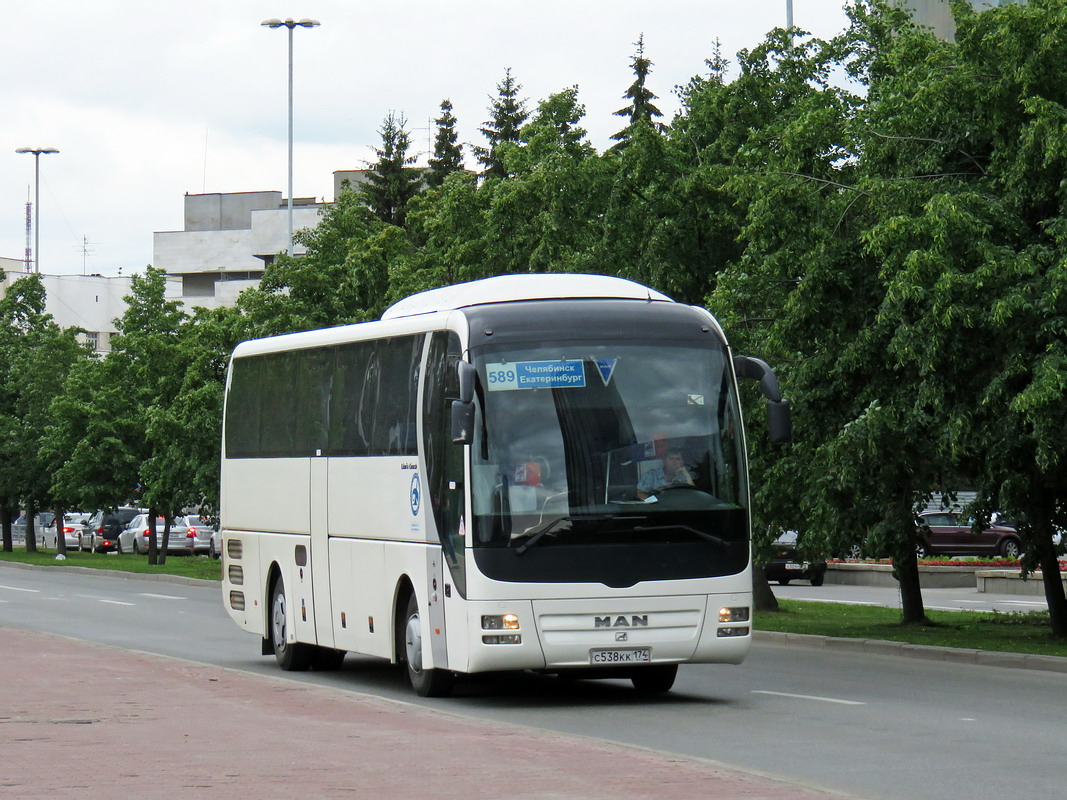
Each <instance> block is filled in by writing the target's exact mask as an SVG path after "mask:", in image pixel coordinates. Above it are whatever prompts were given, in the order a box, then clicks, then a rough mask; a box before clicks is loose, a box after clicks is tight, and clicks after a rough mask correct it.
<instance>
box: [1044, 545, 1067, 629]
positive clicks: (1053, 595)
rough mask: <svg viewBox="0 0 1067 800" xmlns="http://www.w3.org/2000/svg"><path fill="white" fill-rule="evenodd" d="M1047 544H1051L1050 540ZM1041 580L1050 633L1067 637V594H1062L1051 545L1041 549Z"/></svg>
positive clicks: (1061, 585) (1057, 563) (1058, 565)
mask: <svg viewBox="0 0 1067 800" xmlns="http://www.w3.org/2000/svg"><path fill="white" fill-rule="evenodd" d="M1049 544H1050V545H1051V544H1052V542H1051V540H1050V541H1049ZM1041 580H1042V582H1043V583H1044V584H1045V602H1047V603H1048V616H1049V624H1050V626H1051V628H1052V635H1053V636H1055V637H1056V638H1057V639H1067V595H1065V594H1064V591H1063V579H1062V578H1061V577H1060V562H1059V561H1058V560H1057V558H1056V552H1055V550H1054V549H1053V548H1052V547H1046V548H1043V549H1042V551H1041Z"/></svg>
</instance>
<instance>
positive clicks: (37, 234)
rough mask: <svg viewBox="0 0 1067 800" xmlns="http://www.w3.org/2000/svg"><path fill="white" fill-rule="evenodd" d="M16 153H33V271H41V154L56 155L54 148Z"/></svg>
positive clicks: (25, 150)
mask: <svg viewBox="0 0 1067 800" xmlns="http://www.w3.org/2000/svg"><path fill="white" fill-rule="evenodd" d="M15 152H16V153H33V184H34V190H33V191H34V196H33V213H34V216H35V219H34V222H33V271H34V272H36V273H40V271H41V154H42V153H44V154H45V155H49V154H51V153H58V152H59V151H58V150H56V148H54V147H19V148H18V149H17V150H15Z"/></svg>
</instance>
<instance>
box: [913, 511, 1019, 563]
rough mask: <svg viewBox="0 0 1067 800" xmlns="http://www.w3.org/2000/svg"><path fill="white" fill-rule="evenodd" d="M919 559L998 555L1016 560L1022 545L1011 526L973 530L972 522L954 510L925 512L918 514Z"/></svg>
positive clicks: (993, 526)
mask: <svg viewBox="0 0 1067 800" xmlns="http://www.w3.org/2000/svg"><path fill="white" fill-rule="evenodd" d="M918 524H919V547H918V551H919V556H920V558H921V557H922V556H925V555H942V556H978V555H990V556H991V555H999V556H1007V557H1008V558H1018V557H1019V556H1020V555H1021V554H1022V549H1023V548H1022V542H1021V541H1020V539H1019V534H1018V533H1017V532H1016V531H1015V528H1014V527H1008V526H1007V525H990V526H989V527H987V528H985V529H984V530H980V531H975V530H974V520H972V519H971V518H970V517H967V516H963V515H961V514H957V513H956V512H954V511H927V512H925V513H923V514H920V515H919V520H918Z"/></svg>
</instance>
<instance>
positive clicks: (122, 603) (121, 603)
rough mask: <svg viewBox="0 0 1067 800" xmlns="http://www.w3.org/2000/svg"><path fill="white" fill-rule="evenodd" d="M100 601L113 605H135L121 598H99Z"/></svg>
mask: <svg viewBox="0 0 1067 800" xmlns="http://www.w3.org/2000/svg"><path fill="white" fill-rule="evenodd" d="M100 602H101V603H110V604H111V605H113V606H135V605H137V604H136V603H126V602H123V601H122V600H101V601H100Z"/></svg>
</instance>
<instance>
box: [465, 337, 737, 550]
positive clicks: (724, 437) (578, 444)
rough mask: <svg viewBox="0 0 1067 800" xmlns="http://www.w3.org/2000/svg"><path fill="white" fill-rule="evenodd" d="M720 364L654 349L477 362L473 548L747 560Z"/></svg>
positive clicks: (689, 347) (561, 352)
mask: <svg viewBox="0 0 1067 800" xmlns="http://www.w3.org/2000/svg"><path fill="white" fill-rule="evenodd" d="M727 358H728V353H727V351H726V348H725V346H723V345H718V346H717V347H715V346H712V347H709V346H708V345H707V344H704V345H703V346H698V345H697V344H693V343H683V344H675V343H667V342H661V341H656V342H649V343H635V342H633V341H632V340H630V341H625V342H609V343H605V342H604V341H603V340H601V341H599V342H598V341H567V342H565V343H551V342H547V343H542V344H538V345H535V346H526V345H522V346H510V345H509V346H498V347H485V348H481V349H480V350H479V351H477V352H476V353H475V359H474V362H475V366H476V368H477V371H478V378H479V386H478V398H479V402H480V405H481V412H482V413H481V415H480V417H479V420H478V424H477V426H476V428H477V430H476V431H475V440H474V446H473V447H472V448H471V453H472V502H473V512H474V531H473V533H474V536H473V542H472V544H473V546H474V547H476V548H510V549H512V550H514V551H515V552H516V555H522V554H524V553H525V552H526V551H527V550H529V549H531V548H537V549H539V550H540V549H541V548H557V547H566V546H571V545H596V544H627V543H670V542H695V541H700V542H703V543H705V546H709V547H710V548H711V549H712V550H715V549H723V550H733V549H738V548H740V549H741V550H742V551H743V556H742V553H738V554H737V556H738V557H741V558H747V536H748V530H747V510H746V506H747V503H748V486H747V483H746V473H745V461H744V449H743V441H742V438H741V421H740V418H739V413H738V406H737V398H736V394H735V389H734V385H733V382H732V379H731V372H730V370H729V369H728V368H727V364H728V362H727ZM742 545H744V547H742ZM730 560H731V561H734V560H736V559H730Z"/></svg>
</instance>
